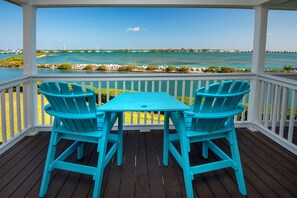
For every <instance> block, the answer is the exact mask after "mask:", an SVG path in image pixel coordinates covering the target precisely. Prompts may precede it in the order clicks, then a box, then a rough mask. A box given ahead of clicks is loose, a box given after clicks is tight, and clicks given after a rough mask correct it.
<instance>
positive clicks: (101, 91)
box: [33, 73, 255, 131]
mask: <svg viewBox="0 0 297 198" xmlns="http://www.w3.org/2000/svg"><path fill="white" fill-rule="evenodd" d="M254 76H255V75H253V74H249V73H246V74H203V75H201V74H200V75H197V74H195V75H193V74H141V75H140V74H133V75H121V74H112V75H110V74H103V75H88V76H85V75H84V76H68V75H67V76H58V77H57V76H54V77H53V76H34V77H33V80H34V81H35V82H36V83H39V82H42V81H68V82H76V83H79V84H82V85H83V86H90V87H92V88H94V89H95V90H96V91H98V96H97V97H98V98H97V99H98V104H99V105H102V104H103V103H105V102H107V101H109V100H110V99H111V98H112V97H114V96H117V95H118V94H120V93H121V92H126V91H142V92H160V91H162V92H167V93H169V94H171V95H172V96H174V97H175V98H177V99H179V100H181V101H182V102H184V103H186V104H188V105H192V104H193V101H194V91H195V90H196V89H198V88H200V87H201V86H206V87H208V86H209V84H211V83H215V82H219V81H224V80H234V79H241V80H246V81H248V82H249V81H250V79H252V78H254ZM214 79H215V80H214ZM37 97H38V101H40V103H38V118H37V119H38V120H37V127H38V130H49V128H48V126H50V125H51V124H52V118H51V117H49V116H48V115H47V114H45V113H44V111H43V108H42V107H43V106H44V104H45V103H46V101H45V98H44V97H43V96H40V95H38V96H37ZM243 103H244V104H247V103H248V95H246V96H245V97H244V98H243ZM124 117H125V119H124V120H125V123H124V127H125V128H126V129H129V128H131V127H132V128H133V127H135V126H137V129H140V130H143V131H149V130H150V129H161V128H162V126H163V115H162V113H161V112H144V113H139V112H127V113H125V115H124ZM235 121H236V123H237V124H246V123H247V112H246V110H245V111H244V112H242V114H241V115H238V116H237V117H236V118H235Z"/></svg>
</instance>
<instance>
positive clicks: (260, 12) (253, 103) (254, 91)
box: [248, 5, 268, 129]
mask: <svg viewBox="0 0 297 198" xmlns="http://www.w3.org/2000/svg"><path fill="white" fill-rule="evenodd" d="M267 18H268V8H267V7H264V6H262V5H260V6H257V7H255V26H254V44H253V60H252V69H251V70H252V72H253V73H256V74H260V73H263V72H264V66H265V47H266V34H267ZM260 88H261V86H260V81H259V80H258V78H257V76H256V78H255V79H254V80H251V92H250V96H249V108H248V119H249V120H248V121H249V122H251V123H252V124H255V123H257V122H258V120H259V118H258V112H259V109H260V108H262V107H260V106H259V105H260V96H261V94H260V92H261V89H260ZM251 129H253V128H251Z"/></svg>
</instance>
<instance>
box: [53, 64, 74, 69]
mask: <svg viewBox="0 0 297 198" xmlns="http://www.w3.org/2000/svg"><path fill="white" fill-rule="evenodd" d="M72 68H73V64H72V63H63V64H60V65H59V66H58V67H57V69H62V70H71V69H72Z"/></svg>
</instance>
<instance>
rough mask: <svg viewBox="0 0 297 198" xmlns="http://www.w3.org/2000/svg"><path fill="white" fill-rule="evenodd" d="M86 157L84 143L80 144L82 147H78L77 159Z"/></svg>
mask: <svg viewBox="0 0 297 198" xmlns="http://www.w3.org/2000/svg"><path fill="white" fill-rule="evenodd" d="M83 157H84V143H83V142H80V145H79V146H78V147H77V159H79V160H80V159H82V158H83Z"/></svg>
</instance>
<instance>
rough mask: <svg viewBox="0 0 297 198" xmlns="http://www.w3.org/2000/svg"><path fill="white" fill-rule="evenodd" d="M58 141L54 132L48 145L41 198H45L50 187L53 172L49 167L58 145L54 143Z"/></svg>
mask: <svg viewBox="0 0 297 198" xmlns="http://www.w3.org/2000/svg"><path fill="white" fill-rule="evenodd" d="M56 139H57V133H56V132H55V131H54V130H53V131H52V133H51V137H50V142H49V145H48V151H47V155H46V160H45V166H44V170H43V176H42V180H41V186H40V191H39V197H43V196H44V195H45V194H46V192H47V189H48V185H49V181H50V177H51V173H52V171H50V170H49V167H50V165H51V163H52V162H53V161H54V158H55V154H56V148H57V145H55V144H54V142H56Z"/></svg>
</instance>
